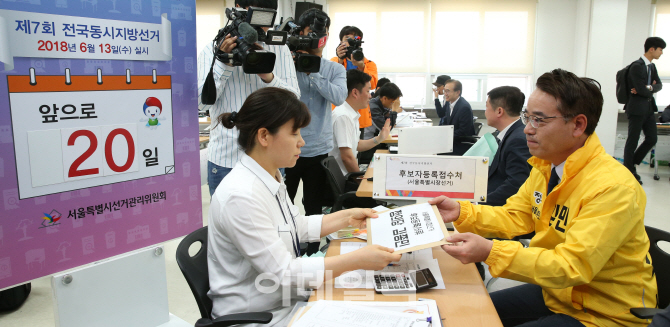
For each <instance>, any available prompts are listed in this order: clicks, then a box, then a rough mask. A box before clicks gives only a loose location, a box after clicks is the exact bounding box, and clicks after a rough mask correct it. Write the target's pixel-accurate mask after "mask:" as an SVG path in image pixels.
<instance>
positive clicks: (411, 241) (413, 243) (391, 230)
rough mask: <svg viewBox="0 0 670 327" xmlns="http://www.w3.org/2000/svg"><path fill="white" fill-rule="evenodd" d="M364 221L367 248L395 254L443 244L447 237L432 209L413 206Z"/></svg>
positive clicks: (426, 204) (430, 207) (436, 212)
mask: <svg viewBox="0 0 670 327" xmlns="http://www.w3.org/2000/svg"><path fill="white" fill-rule="evenodd" d="M378 215H379V218H368V220H367V228H368V245H369V244H378V245H381V246H385V247H388V248H391V249H394V250H395V252H396V253H405V252H410V251H417V250H421V249H425V248H432V247H434V246H438V245H442V244H447V243H449V242H447V240H446V238H447V236H448V235H449V232H447V228H446V227H445V226H444V222H443V221H442V217H441V216H440V213H439V211H438V210H437V207H436V206H431V205H430V204H428V203H422V204H413V205H409V206H404V207H400V208H397V209H392V210H389V211H384V212H381V213H378Z"/></svg>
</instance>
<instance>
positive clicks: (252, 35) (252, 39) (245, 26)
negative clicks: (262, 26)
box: [237, 22, 258, 44]
mask: <svg viewBox="0 0 670 327" xmlns="http://www.w3.org/2000/svg"><path fill="white" fill-rule="evenodd" d="M237 30H238V31H239V32H240V35H241V38H243V39H245V40H246V41H247V42H249V43H251V44H253V43H256V42H258V32H256V29H255V28H253V27H251V25H249V23H246V22H244V23H241V24H240V26H239V27H238V28H237Z"/></svg>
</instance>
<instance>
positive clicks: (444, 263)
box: [309, 239, 502, 327]
mask: <svg viewBox="0 0 670 327" xmlns="http://www.w3.org/2000/svg"><path fill="white" fill-rule="evenodd" d="M342 241H346V242H363V241H361V240H352V239H347V240H333V241H332V242H330V247H329V248H328V253H327V254H326V257H331V256H335V255H339V254H340V243H341V242H342ZM433 257H434V258H436V259H437V260H438V262H439V265H440V271H441V272H442V278H443V279H444V283H445V286H446V289H444V290H435V289H431V290H427V291H423V292H420V293H416V298H426V299H433V300H435V301H436V302H437V307H438V308H439V310H440V316H441V317H442V318H443V319H444V320H442V323H443V324H444V326H445V327H456V326H458V327H461V326H467V327H476V326H486V327H494V326H502V323H501V322H500V318H499V317H498V313H497V312H496V309H495V307H494V306H493V302H491V298H490V297H489V294H488V292H487V291H486V288H485V287H484V283H482V279H481V277H480V276H479V273H478V272H477V268H475V265H474V264H472V263H471V264H468V265H463V264H461V262H460V261H458V260H456V259H454V258H452V257H451V256H450V255H448V254H447V253H445V252H444V251H443V250H442V249H441V248H440V247H435V248H433ZM333 283H334V280H332V279H331V280H329V281H327V282H325V283H324V285H322V286H321V288H319V289H318V290H316V291H315V293H313V294H312V296H311V297H310V298H309V301H310V302H313V301H318V300H324V299H327V300H334V301H343V300H344V301H365V300H368V301H370V300H372V301H389V302H399V301H408V300H410V301H415V299H412V297H413V296H408V295H382V294H377V293H376V292H375V291H374V290H366V289H356V290H351V289H342V288H334V286H333ZM345 292H346V294H345ZM434 326H435V325H434Z"/></svg>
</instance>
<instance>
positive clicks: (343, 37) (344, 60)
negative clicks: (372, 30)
mask: <svg viewBox="0 0 670 327" xmlns="http://www.w3.org/2000/svg"><path fill="white" fill-rule="evenodd" d="M348 39H352V40H356V41H362V40H363V32H362V31H361V30H360V29H359V28H358V27H356V26H345V27H343V28H342V30H341V31H340V41H341V43H340V45H339V46H338V47H337V56H335V57H333V58H332V59H330V60H331V61H334V62H337V63H339V64H341V65H343V66H344V69H345V70H350V69H358V70H360V71H362V72H364V73H366V74H368V75H370V77H372V80H370V85H371V86H372V89H373V90H374V89H375V88H377V80H378V76H377V64H375V63H374V62H373V61H370V60H368V58H365V57H363V58H358V56H356V55H354V54H353V53H351V54H349V55H348V56H347V47H349V41H348ZM361 55H362V53H361ZM357 59H358V60H357ZM333 109H335V105H333ZM358 113H359V114H360V115H361V117H360V118H358V122H359V124H360V128H361V139H364V140H366V139H369V138H371V137H373V136H374V135H367V136H368V137H364V135H363V130H364V129H365V128H366V127H370V126H372V116H371V115H370V107H369V106H368V107H367V108H365V109H361V110H359V111H358Z"/></svg>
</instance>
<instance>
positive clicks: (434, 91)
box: [433, 88, 440, 99]
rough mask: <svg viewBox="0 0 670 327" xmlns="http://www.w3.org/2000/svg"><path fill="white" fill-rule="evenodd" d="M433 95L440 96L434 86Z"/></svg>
mask: <svg viewBox="0 0 670 327" xmlns="http://www.w3.org/2000/svg"><path fill="white" fill-rule="evenodd" d="M433 96H435V99H437V97H438V96H440V93H439V92H437V89H436V88H433Z"/></svg>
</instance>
